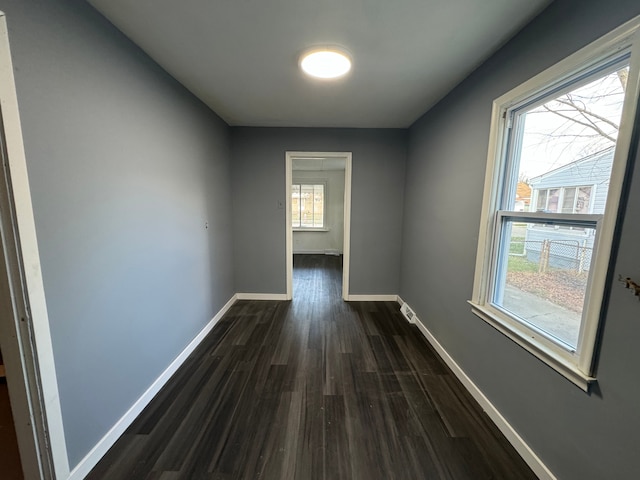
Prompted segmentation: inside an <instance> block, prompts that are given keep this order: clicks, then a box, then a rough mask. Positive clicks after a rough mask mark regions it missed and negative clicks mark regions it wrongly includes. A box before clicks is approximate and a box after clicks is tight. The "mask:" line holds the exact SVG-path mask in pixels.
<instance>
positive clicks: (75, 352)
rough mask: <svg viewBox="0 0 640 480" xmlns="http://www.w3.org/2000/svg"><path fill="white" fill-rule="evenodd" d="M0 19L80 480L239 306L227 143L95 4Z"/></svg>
mask: <svg viewBox="0 0 640 480" xmlns="http://www.w3.org/2000/svg"><path fill="white" fill-rule="evenodd" d="M0 9H1V10H3V11H4V12H5V13H6V14H7V21H8V25H9V37H10V43H11V48H12V54H13V59H14V67H15V76H16V84H17V90H18V101H19V107H20V113H21V117H22V123H23V133H24V142H25V148H26V156H27V164H28V171H29V179H30V183H31V191H32V197H33V205H34V210H35V220H36V229H37V234H38V239H39V248H40V254H41V259H42V270H43V276H44V287H45V292H46V298H47V304H48V309H49V316H50V323H51V332H52V337H53V348H54V356H55V362H56V371H57V375H58V382H59V389H60V396H61V404H62V413H63V419H64V428H65V434H66V439H67V447H68V453H69V461H70V465H71V467H72V468H73V467H74V466H75V465H76V464H77V462H78V461H79V460H80V459H82V458H83V456H84V455H85V454H86V453H87V452H88V451H89V450H90V449H91V448H92V447H93V446H94V445H95V444H96V442H97V441H98V440H99V439H100V438H101V437H102V436H103V435H104V434H105V433H106V432H107V431H108V430H109V429H110V428H111V427H112V426H113V425H114V424H115V422H116V421H117V420H118V419H119V418H120V417H121V416H122V415H123V414H124V413H125V412H126V411H127V409H128V408H129V407H130V406H131V405H132V404H133V402H134V401H135V400H137V399H138V398H139V397H140V395H141V394H142V393H143V392H144V391H145V390H146V389H147V388H148V387H149V386H150V384H151V383H152V382H153V381H154V380H155V379H156V378H157V377H158V375H159V374H160V373H161V372H162V371H163V370H164V369H165V368H166V367H167V366H168V365H169V363H170V362H171V361H172V360H173V359H174V358H175V357H176V356H177V355H178V354H179V353H180V352H181V351H182V350H183V349H184V347H185V346H186V345H187V344H188V343H189V342H190V341H191V340H192V339H193V337H194V336H195V335H196V334H197V333H198V332H199V331H200V330H201V329H202V328H203V327H204V326H205V324H206V323H207V322H208V321H209V320H211V318H212V317H213V315H214V314H215V313H216V312H217V311H218V310H219V309H220V308H221V307H222V306H223V305H224V304H225V303H226V302H227V301H228V300H229V299H230V297H231V296H232V294H233V275H232V272H233V270H232V263H231V258H232V244H231V236H230V232H231V215H230V209H231V194H230V189H229V177H230V165H229V162H230V142H229V129H228V127H227V125H226V124H225V123H223V122H222V121H221V120H220V119H219V118H218V117H217V116H215V115H214V114H213V113H212V112H211V111H210V110H208V109H207V108H205V107H204V106H203V105H202V104H201V103H199V102H198V101H197V100H195V99H194V98H193V97H192V96H191V95H190V94H189V93H188V92H187V91H186V90H185V89H184V88H183V87H181V86H180V85H178V83H177V82H176V81H174V80H173V79H172V78H171V77H169V76H168V75H167V74H166V73H164V71H163V70H161V69H160V68H159V67H158V66H157V65H156V64H155V63H153V62H152V61H151V60H150V59H149V58H148V57H146V56H145V55H144V54H143V53H142V52H141V51H140V50H139V49H138V48H137V47H135V46H134V45H133V44H131V43H130V42H129V41H128V40H127V39H126V38H124V37H123V36H122V35H121V34H120V33H119V32H118V31H117V30H116V29H115V28H113V27H112V26H111V24H109V23H108V22H107V21H106V20H105V19H104V18H103V17H101V16H100V15H99V14H98V13H96V12H95V11H94V10H93V9H92V8H91V7H90V6H88V5H87V4H86V3H84V2H80V1H62V0H57V1H55V2H52V1H36V0H31V1H24V0H11V1H7V0H4V1H2V3H1V4H0ZM205 222H208V223H209V229H208V230H205V227H204V226H205Z"/></svg>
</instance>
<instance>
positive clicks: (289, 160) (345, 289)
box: [285, 152, 352, 300]
mask: <svg viewBox="0 0 640 480" xmlns="http://www.w3.org/2000/svg"><path fill="white" fill-rule="evenodd" d="M318 157H321V158H344V160H345V167H344V229H343V231H344V235H343V242H342V260H343V261H342V299H343V300H348V299H349V252H350V245H351V157H352V153H351V152H286V154H285V168H286V170H285V171H286V175H285V177H286V180H285V181H286V190H285V191H286V193H285V195H286V198H285V204H286V256H287V258H286V265H287V300H291V299H292V298H293V227H292V226H291V184H292V182H293V159H294V158H295V159H303V160H304V159H305V158H308V159H311V158H318Z"/></svg>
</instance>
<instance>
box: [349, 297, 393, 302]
mask: <svg viewBox="0 0 640 480" xmlns="http://www.w3.org/2000/svg"><path fill="white" fill-rule="evenodd" d="M345 300H346V301H348V302H397V301H398V295H349V296H348V297H347V298H345Z"/></svg>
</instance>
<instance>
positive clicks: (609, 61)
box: [470, 19, 639, 390]
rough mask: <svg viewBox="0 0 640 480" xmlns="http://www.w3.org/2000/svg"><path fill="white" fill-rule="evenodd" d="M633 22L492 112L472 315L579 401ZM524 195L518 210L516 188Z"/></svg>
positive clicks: (617, 178) (611, 211) (611, 216)
mask: <svg viewBox="0 0 640 480" xmlns="http://www.w3.org/2000/svg"><path fill="white" fill-rule="evenodd" d="M638 26H639V21H638V19H636V20H634V21H633V22H629V23H628V24H625V25H623V26H622V27H620V28H619V29H617V30H616V31H614V32H612V33H611V34H609V35H607V36H605V37H603V38H602V39H600V40H598V41H596V42H594V43H593V44H591V45H589V46H587V47H585V48H584V49H582V50H581V51H579V52H577V53H576V54H574V55H572V56H571V57H569V58H567V59H565V60H564V61H562V62H560V63H559V64H557V65H555V66H554V67H551V68H550V69H549V70H547V71H545V72H543V73H541V74H540V75H538V76H536V77H534V78H533V79H531V80H529V81H528V82H526V83H525V84H523V85H521V86H520V87H517V88H515V89H514V90H512V91H511V92H509V93H507V94H505V95H503V96H502V97H500V98H498V99H497V100H496V101H495V102H494V106H493V119H492V125H491V139H490V146H489V154H488V160H487V175H486V180H485V194H484V202H483V212H482V219H481V227H480V236H479V244H478V256H477V261H476V274H475V279H474V290H473V298H472V300H471V301H470V303H471V305H472V309H473V311H474V313H476V314H477V315H478V316H480V317H481V318H483V319H484V320H486V321H487V322H488V323H490V324H491V325H493V326H494V327H495V328H497V329H498V330H500V331H501V332H502V333H504V334H505V335H507V336H508V337H509V338H511V339H512V340H514V341H515V342H517V343H518V344H519V345H521V346H522V347H523V348H525V349H526V350H528V351H529V352H531V353H532V354H534V355H536V356H537V357H538V358H540V359H541V360H542V361H544V362H545V363H547V364H548V365H550V366H551V367H553V368H555V369H556V370H557V371H558V372H560V373H561V374H563V375H565V376H566V377H567V378H568V379H570V380H571V381H573V382H574V383H575V384H576V385H578V386H580V387H581V388H583V389H584V390H587V389H588V385H589V383H591V382H592V381H594V378H593V356H594V351H595V342H596V338H597V332H598V327H599V321H600V316H601V304H602V298H603V292H604V288H605V279H606V277H607V270H608V267H609V258H610V252H611V247H612V242H613V232H614V228H615V221H616V218H617V214H618V208H619V204H620V196H621V192H622V190H623V189H622V184H623V181H624V176H625V169H626V163H627V157H628V154H629V148H630V139H631V132H632V129H633V127H634V125H633V121H634V119H635V109H636V105H637V101H638V60H639V58H638V52H637V51H636V50H637V47H636V43H635V38H636V37H637V31H638ZM524 184H528V186H529V188H530V189H531V190H530V191H531V192H532V194H531V198H530V199H527V202H528V204H527V205H526V206H525V208H524V209H523V208H522V203H523V200H522V195H521V193H522V191H527V189H526V188H525V189H523V185H524Z"/></svg>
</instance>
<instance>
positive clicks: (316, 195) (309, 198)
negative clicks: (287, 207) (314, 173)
mask: <svg viewBox="0 0 640 480" xmlns="http://www.w3.org/2000/svg"><path fill="white" fill-rule="evenodd" d="M325 190H326V188H325V184H324V183H314V184H309V185H308V184H302V183H294V184H293V185H291V222H292V225H291V226H292V227H293V228H296V229H324V228H325V213H324V212H325Z"/></svg>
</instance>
